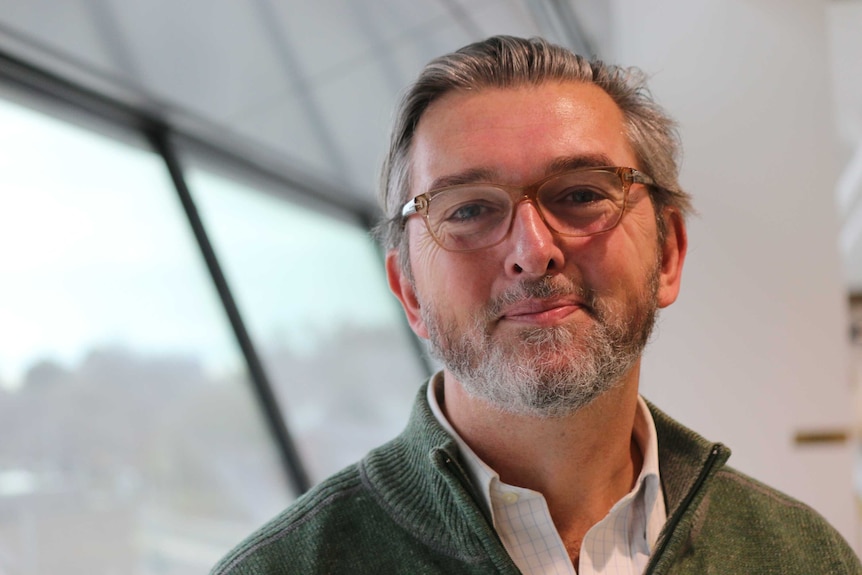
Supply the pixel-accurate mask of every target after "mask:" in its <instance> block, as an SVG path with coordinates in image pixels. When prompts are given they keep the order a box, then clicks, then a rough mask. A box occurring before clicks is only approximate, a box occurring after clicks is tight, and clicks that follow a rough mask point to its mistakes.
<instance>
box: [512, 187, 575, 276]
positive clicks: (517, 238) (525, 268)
mask: <svg viewBox="0 0 862 575" xmlns="http://www.w3.org/2000/svg"><path fill="white" fill-rule="evenodd" d="M510 240H511V242H512V250H511V251H510V253H509V256H508V261H507V266H506V267H507V269H508V270H509V271H510V273H514V274H518V275H520V274H527V275H530V276H538V277H541V276H543V275H546V274H547V273H548V272H549V271H551V270H560V269H562V268H563V264H564V263H565V258H564V254H563V252H562V250H561V249H560V246H559V245H557V235H556V234H555V233H554V232H553V230H551V228H550V227H549V226H548V224H547V223H546V222H545V220H544V219H543V218H542V215H541V214H540V213H539V209H538V207H537V206H536V205H535V204H534V203H533V201H532V200H525V201H522V202H520V203H519V204H518V205H517V206H515V213H514V215H513V219H512V230H511V235H510Z"/></svg>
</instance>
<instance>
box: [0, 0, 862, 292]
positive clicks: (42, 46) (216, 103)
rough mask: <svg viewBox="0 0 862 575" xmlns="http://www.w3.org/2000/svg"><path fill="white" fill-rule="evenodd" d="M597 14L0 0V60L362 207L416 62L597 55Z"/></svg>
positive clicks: (841, 96) (860, 68)
mask: <svg viewBox="0 0 862 575" xmlns="http://www.w3.org/2000/svg"><path fill="white" fill-rule="evenodd" d="M611 4H612V3H608V2H603V1H601V0H588V1H583V0H582V1H577V0H569V1H565V0H423V1H417V0H373V1H372V0H367V1H361V2H360V1H357V0H315V1H310V0H247V1H244V2H237V1H236V0H146V1H139V0H63V1H62V2H57V1H56V0H0V52H4V53H6V54H8V55H11V56H14V57H17V58H20V59H22V60H25V61H27V62H30V63H32V64H34V65H36V66H38V67H40V68H42V69H45V70H47V71H49V72H52V73H54V74H57V75H59V76H61V77H63V78H67V79H69V80H71V81H72V82H74V83H76V84H79V85H82V86H85V87H88V88H92V89H95V90H97V91H100V92H103V93H105V94H108V95H110V96H111V97H113V98H115V99H117V100H119V101H122V102H124V103H128V104H131V105H133V106H136V107H138V108H141V109H144V110H147V111H148V112H150V113H152V114H153V115H155V116H157V117H160V118H163V119H164V120H166V121H168V122H169V123H171V124H172V125H174V126H176V127H178V128H179V129H180V130H182V131H184V132H187V133H189V134H192V135H195V136H197V137H200V138H202V139H206V140H209V141H212V142H214V143H215V144H216V145H218V146H220V147H223V148H225V149H230V150H233V151H234V152H237V153H240V154H244V155H247V156H250V157H256V158H257V159H258V160H259V161H262V162H263V161H265V162H266V163H267V164H268V165H270V166H274V167H275V169H276V170H282V171H284V172H285V173H290V174H292V176H293V178H292V179H294V180H302V179H303V176H307V178H306V179H307V181H309V182H312V181H318V182H320V181H323V182H328V183H331V184H332V186H333V187H334V188H337V189H339V190H343V193H345V194H350V195H352V196H354V197H355V198H356V199H358V200H360V201H361V202H363V203H364V204H366V205H368V206H369V207H371V206H373V195H374V189H375V185H376V184H375V181H376V177H377V171H378V166H379V164H380V160H381V156H382V153H383V152H382V151H383V149H384V146H385V140H386V134H387V131H388V126H389V122H390V114H391V112H392V109H393V107H394V104H395V102H396V99H397V96H398V93H399V91H400V90H401V89H402V88H403V87H404V86H405V85H406V84H408V83H409V82H410V81H411V80H412V78H413V77H414V76H415V74H416V73H417V71H418V70H419V69H420V68H421V66H422V65H423V64H424V63H425V62H427V61H428V60H429V59H430V58H432V57H434V56H437V55H439V54H441V53H444V52H447V51H450V50H452V49H455V48H457V47H459V46H461V45H463V44H465V43H467V42H469V41H472V40H475V39H478V38H482V37H485V36H488V35H491V34H500V33H507V34H515V35H521V36H531V35H537V34H538V35H544V36H546V37H549V38H551V39H552V40H555V41H557V42H561V43H564V44H568V45H570V46H576V47H578V48H580V49H581V50H583V49H584V46H588V47H587V48H586V49H587V50H589V51H594V52H598V53H599V55H601V53H602V48H603V39H605V38H607V37H608V36H609V34H608V31H609V30H610V28H609V26H610V22H611V16H610V12H611V10H612V9H611V8H609V7H608V6H609V5H611ZM827 6H828V10H829V18H828V21H829V31H828V34H829V38H830V43H831V49H832V61H831V62H830V63H829V64H828V65H829V66H831V69H832V71H833V74H832V76H833V79H834V81H833V91H834V101H835V119H836V124H835V125H836V134H837V136H836V138H837V140H838V141H839V156H840V157H839V158H837V161H836V165H837V166H839V167H840V169H841V175H842V178H841V180H840V182H839V189H838V190H837V191H836V197H837V203H838V206H839V208H838V209H839V210H840V214H841V218H842V222H843V229H842V235H841V245H842V250H843V252H844V254H845V261H846V269H847V270H848V271H847V283H848V285H849V287H850V289H851V290H853V291H856V292H860V293H862V200H860V199H859V197H860V196H862V34H860V33H859V31H860V30H862V2H860V1H858V0H833V1H832V2H830V3H828V4H827ZM575 15H577V18H575Z"/></svg>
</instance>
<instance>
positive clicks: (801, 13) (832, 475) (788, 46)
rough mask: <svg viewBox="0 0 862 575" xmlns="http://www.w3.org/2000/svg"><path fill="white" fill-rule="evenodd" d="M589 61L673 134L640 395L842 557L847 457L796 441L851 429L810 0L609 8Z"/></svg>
mask: <svg viewBox="0 0 862 575" xmlns="http://www.w3.org/2000/svg"><path fill="white" fill-rule="evenodd" d="M611 6H612V8H611V21H612V22H613V31H612V33H611V36H610V37H609V39H606V40H605V42H603V43H606V44H607V46H608V47H609V48H610V51H611V53H609V54H604V57H605V59H607V60H611V61H615V62H618V63H621V64H624V65H636V66H639V67H641V68H642V69H644V70H645V71H647V72H648V73H650V74H651V75H652V76H653V77H652V80H651V87H652V90H653V93H654V94H655V96H656V97H657V99H658V100H659V101H660V102H661V103H662V104H663V105H664V106H665V107H666V108H667V109H668V110H669V111H670V112H671V114H672V115H673V116H675V117H676V118H677V119H678V120H679V121H680V123H681V134H682V137H683V142H684V146H685V160H684V167H683V174H682V181H683V185H684V186H686V188H687V189H688V190H689V191H690V192H691V193H692V194H693V195H694V198H695V205H696V206H697V209H698V211H699V212H700V215H699V217H696V218H693V219H692V220H691V222H690V226H689V233H690V249H689V256H688V261H687V265H686V269H685V274H684V280H683V291H682V295H681V297H680V299H679V301H678V302H677V303H676V304H675V305H674V306H672V307H671V308H670V309H668V310H666V311H665V312H664V314H663V316H662V318H661V319H660V324H659V329H658V332H657V335H656V337H655V340H656V341H655V342H654V343H653V345H652V347H651V348H650V350H648V352H647V359H646V362H645V367H644V377H643V387H642V391H643V393H644V394H645V395H646V396H647V397H648V398H650V399H652V400H653V401H655V402H656V403H657V404H658V405H659V406H660V407H662V408H664V409H665V410H666V411H668V412H669V413H670V414H671V415H673V416H675V417H677V418H678V419H680V420H681V421H682V422H683V423H685V424H687V425H689V426H691V427H693V428H694V429H696V430H697V431H699V432H701V433H702V434H703V435H705V436H706V437H707V438H709V439H713V440H717V441H722V442H724V443H726V444H727V445H728V446H730V447H731V449H732V450H733V456H732V457H731V460H730V464H731V465H733V466H735V467H736V468H738V469H740V470H742V471H744V472H746V473H748V474H750V475H752V476H754V477H756V478H758V479H760V480H762V481H765V482H766V483H769V484H771V485H773V486H776V487H778V488H780V489H782V490H783V491H785V492H787V493H789V494H791V495H793V496H795V497H798V498H799V499H801V500H803V501H805V502H807V503H809V504H810V505H812V506H814V507H815V508H816V509H818V510H819V511H820V512H821V513H822V514H823V515H825V516H826V517H827V518H828V519H829V520H830V521H831V522H832V523H833V524H834V525H835V526H836V527H837V528H838V529H839V530H840V531H841V532H842V533H843V534H844V535H845V537H846V538H847V539H848V540H850V541H851V543H852V544H854V545H855V546H856V547H857V548H858V541H857V539H856V524H857V518H856V513H855V505H854V504H853V495H852V477H851V463H852V458H851V447H852V446H851V445H850V444H843V445H842V444H838V445H834V444H833V445H825V446H824V445H819V446H810V447H805V448H801V447H798V446H797V445H795V443H794V435H795V433H796V432H797V431H800V430H809V429H835V428H841V429H847V428H849V427H850V419H851V380H850V371H849V367H848V361H849V359H848V349H849V342H848V335H847V323H848V319H847V310H846V295H845V290H844V287H843V285H842V273H841V268H840V266H841V262H840V258H839V252H838V248H837V237H838V220H837V217H836V215H835V207H834V203H833V195H832V191H833V186H834V182H835V178H836V174H837V173H838V170H839V168H840V166H839V165H838V161H837V159H836V154H835V152H836V139H835V138H836V136H835V134H834V131H833V130H834V128H833V126H834V124H833V119H832V115H831V114H832V105H833V104H832V102H833V100H832V98H831V96H830V93H829V87H830V79H829V65H828V42H827V37H826V19H825V18H826V14H825V11H826V6H827V2H826V1H825V0H747V1H746V0H697V1H692V0H662V1H645V0H613V2H612V4H611Z"/></svg>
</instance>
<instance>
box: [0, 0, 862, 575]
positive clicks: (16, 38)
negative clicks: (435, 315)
mask: <svg viewBox="0 0 862 575" xmlns="http://www.w3.org/2000/svg"><path fill="white" fill-rule="evenodd" d="M859 30H862V1H859V0H694V1H692V0H647V1H644V0H609V1H608V0H315V1H311V0H242V1H236V0H170V1H168V0H146V1H143V0H63V1H58V0H0V575H46V574H54V573H66V574H69V575H77V574H85V573H86V574H105V575H108V574H134V575H154V574H171V575H186V574H196V573H205V572H206V571H207V570H208V569H209V567H210V566H212V565H213V564H214V563H215V562H216V561H217V560H218V558H219V557H220V556H221V555H223V554H224V553H225V552H227V551H228V550H229V549H230V548H231V547H232V546H233V545H234V544H235V543H237V542H238V541H239V540H240V539H242V538H243V537H244V536H245V535H247V534H248V533H250V532H251V531H252V530H253V529H254V528H255V527H257V526H259V525H260V524H262V523H263V522H264V521H266V520H267V519H269V518H270V517H272V516H273V515H275V514H276V513H277V512H278V511H280V510H281V509H282V508H283V507H284V506H286V505H287V504H289V503H290V502H291V501H292V500H293V499H295V497H296V496H297V495H298V494H299V493H301V492H302V491H304V490H305V489H307V488H308V487H309V486H310V485H313V484H314V483H315V482H317V481H319V480H321V479H322V478H324V477H325V476H327V475H329V474H330V473H332V472H334V471H336V470H338V469H339V468H341V467H343V466H344V465H347V464H349V463H351V462H353V461H355V460H356V459H358V458H360V457H361V456H362V455H363V454H364V453H365V452H366V451H367V450H368V449H369V448H371V447H373V446H375V445H377V444H379V443H382V442H384V441H386V440H387V439H389V438H391V437H392V436H394V435H395V434H397V433H398V432H399V431H400V429H401V428H402V427H403V425H404V423H405V422H406V420H407V416H408V412H409V409H410V404H411V402H412V400H413V397H414V395H415V394H416V391H417V389H418V387H419V384H420V383H421V382H422V381H423V379H424V378H425V377H427V375H428V373H429V371H430V370H431V369H433V367H432V366H431V365H430V364H429V362H428V360H427V358H426V357H425V356H424V354H423V350H422V347H421V344H419V343H418V342H417V341H416V340H414V338H413V337H412V335H411V333H410V331H409V329H408V328H407V326H406V324H405V323H404V321H403V319H402V316H401V312H400V308H399V307H398V305H397V303H396V301H395V300H394V298H392V297H391V296H390V295H389V293H388V289H387V287H386V283H385V278H384V274H383V266H382V258H381V256H382V254H381V253H380V252H379V250H378V249H377V248H376V247H375V245H374V243H373V242H372V241H371V240H370V239H369V235H368V229H369V226H370V225H372V223H373V222H374V221H375V220H376V218H377V215H378V212H377V208H376V204H375V200H374V195H375V189H376V180H377V173H378V170H379V165H380V162H381V159H382V156H383V153H384V148H385V145H386V139H387V133H388V129H389V124H390V119H391V113H392V109H393V107H394V105H395V103H396V101H397V98H398V95H399V93H400V91H401V90H402V89H403V88H404V87H405V86H406V85H407V84H408V83H409V82H410V81H411V80H412V79H413V78H414V77H415V76H416V74H417V73H418V72H419V70H420V69H421V67H422V66H423V64H424V63H425V62H427V61H428V60H429V59H431V58H433V57H435V56H437V55H440V54H442V53H444V52H448V51H451V50H454V49H456V48H458V47H460V46H462V45H464V44H466V43H468V42H470V41H473V40H477V39H480V38H484V37H486V36H489V35H492V34H501V33H504V34H514V35H520V36H534V35H541V36H545V37H547V38H549V39H551V40H553V41H555V42H557V43H561V44H564V45H567V46H569V47H571V48H573V49H574V50H576V51H578V52H581V53H584V54H587V55H594V56H598V57H600V58H602V59H604V60H607V61H610V62H614V63H619V64H622V65H626V66H638V67H640V68H641V69H643V70H644V71H645V72H646V73H647V74H648V75H649V76H650V77H651V80H650V85H651V87H652V91H653V94H654V96H655V97H656V98H657V100H658V101H659V102H660V103H661V104H662V105H664V106H665V107H666V108H667V110H668V111H669V112H670V113H671V115H673V116H674V117H676V118H677V119H678V120H679V122H680V132H681V135H682V138H683V143H684V147H685V158H684V162H683V170H682V181H683V185H684V186H685V187H686V188H687V189H688V190H689V191H690V192H691V193H692V194H693V196H694V199H695V205H696V207H697V210H698V212H699V214H698V215H697V216H696V217H694V218H693V219H692V220H691V221H690V230H689V233H690V242H691V246H690V251H689V257H688V262H687V266H686V270H685V272H686V273H685V276H684V278H685V279H684V282H683V291H682V296H681V297H680V300H679V301H678V302H677V303H676V304H675V305H674V306H672V307H671V308H669V309H667V310H665V311H664V314H663V315H662V317H661V319H660V324H659V328H658V330H657V334H656V335H655V336H654V342H653V344H652V346H651V348H650V349H649V350H648V352H647V358H646V361H645V366H644V373H643V387H642V391H643V393H644V395H645V396H646V397H647V398H649V399H651V400H652V401H654V402H655V403H657V404H658V405H659V406H660V407H661V408H663V409H664V410H665V411H667V412H669V413H670V414H671V415H672V416H674V417H676V418H678V419H679V420H681V421H682V422H683V423H685V424H686V425H688V426H690V427H692V428H694V429H696V430H697V431H699V432H700V433H702V434H703V435H705V436H706V437H707V438H709V439H711V440H716V441H722V442H724V443H726V444H727V445H728V446H730V448H731V449H732V450H733V452H734V455H733V457H732V458H731V464H732V465H734V466H736V467H737V468H739V469H741V470H742V471H744V472H746V473H748V474H750V475H752V476H754V477H756V478H758V479H760V480H762V481H765V482H767V483H770V484H772V485H775V486H777V487H779V488H780V489H782V490H784V491H786V492H788V493H790V494H791V495H793V496H795V497H797V498H799V499H801V500H803V501H805V502H806V503H808V504H810V505H812V506H814V507H815V508H816V509H817V510H819V511H820V512H821V513H822V514H823V515H825V516H826V517H827V518H828V519H829V520H830V521H831V522H832V523H833V524H834V525H835V526H836V527H837V528H838V529H839V530H840V531H841V532H842V533H843V534H844V536H845V537H846V538H847V539H848V540H849V541H850V542H851V544H852V545H854V547H855V548H856V549H857V551H858V550H859V548H860V542H859V539H858V535H857V531H858V524H859V517H860V506H859V501H860V494H862V457H860V449H859V444H858V442H857V436H858V432H857V428H858V427H859V422H860V421H862V420H860V414H862V409H860V408H859V397H860V394H859V393H858V389H859V387H860V383H859V382H860V377H862V202H860V201H859V196H860V195H861V194H862V35H860V34H859Z"/></svg>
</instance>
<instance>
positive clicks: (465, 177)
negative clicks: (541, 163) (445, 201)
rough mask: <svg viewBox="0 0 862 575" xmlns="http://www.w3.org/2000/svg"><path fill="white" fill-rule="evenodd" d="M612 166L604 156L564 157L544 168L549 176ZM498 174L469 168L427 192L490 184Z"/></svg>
mask: <svg viewBox="0 0 862 575" xmlns="http://www.w3.org/2000/svg"><path fill="white" fill-rule="evenodd" d="M613 165H614V163H613V160H611V159H610V157H608V156H607V155H605V154H580V155H576V156H564V157H561V158H556V159H555V160H553V161H552V162H550V163H549V164H548V165H547V166H546V167H545V175H546V176H550V175H552V174H557V173H560V172H567V171H569V170H577V169H580V168H598V167H603V166H613ZM498 174H499V171H498V170H495V169H492V168H470V169H467V170H464V171H463V172H458V173H455V174H448V175H445V176H440V177H439V178H437V179H435V180H434V181H433V182H431V186H430V187H429V188H428V190H429V191H431V190H439V189H440V188H448V187H449V186H458V185H461V184H475V183H477V182H484V183H492V182H494V180H496V179H497V178H498Z"/></svg>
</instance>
